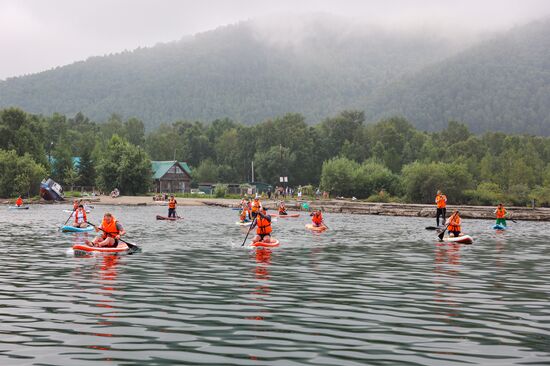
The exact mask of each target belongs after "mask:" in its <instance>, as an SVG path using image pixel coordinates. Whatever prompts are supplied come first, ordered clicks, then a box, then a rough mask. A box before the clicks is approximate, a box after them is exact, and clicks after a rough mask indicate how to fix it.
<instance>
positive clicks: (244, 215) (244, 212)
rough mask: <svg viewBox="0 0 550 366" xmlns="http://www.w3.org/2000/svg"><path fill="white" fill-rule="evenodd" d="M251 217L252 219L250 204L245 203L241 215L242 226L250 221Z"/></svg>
mask: <svg viewBox="0 0 550 366" xmlns="http://www.w3.org/2000/svg"><path fill="white" fill-rule="evenodd" d="M249 217H250V213H249V211H248V203H246V202H244V203H242V205H241V212H240V213H239V219H240V220H241V224H242V223H245V222H248V221H250V220H249Z"/></svg>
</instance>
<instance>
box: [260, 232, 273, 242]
mask: <svg viewBox="0 0 550 366" xmlns="http://www.w3.org/2000/svg"><path fill="white" fill-rule="evenodd" d="M258 235H259V236H260V241H263V240H264V238H265V237H266V236H270V235H271V234H258Z"/></svg>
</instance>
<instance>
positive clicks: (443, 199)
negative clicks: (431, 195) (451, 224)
mask: <svg viewBox="0 0 550 366" xmlns="http://www.w3.org/2000/svg"><path fill="white" fill-rule="evenodd" d="M435 204H436V205H437V212H436V214H435V221H436V223H437V226H439V216H441V218H442V220H441V223H443V222H445V216H446V214H447V196H445V195H444V194H443V193H441V191H437V195H436V196H435Z"/></svg>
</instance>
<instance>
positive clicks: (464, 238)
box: [443, 235, 474, 244]
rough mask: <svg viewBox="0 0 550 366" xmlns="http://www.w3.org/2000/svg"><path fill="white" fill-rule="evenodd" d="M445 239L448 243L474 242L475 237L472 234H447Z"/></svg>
mask: <svg viewBox="0 0 550 366" xmlns="http://www.w3.org/2000/svg"><path fill="white" fill-rule="evenodd" d="M443 241H445V242H448V243H460V244H472V243H473V242H474V238H472V237H471V236H470V235H462V236H446V237H444V238H443Z"/></svg>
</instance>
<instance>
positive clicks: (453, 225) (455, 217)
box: [447, 215, 462, 232]
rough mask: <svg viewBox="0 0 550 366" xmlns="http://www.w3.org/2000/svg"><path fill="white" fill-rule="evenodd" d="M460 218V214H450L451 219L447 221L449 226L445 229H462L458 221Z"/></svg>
mask: <svg viewBox="0 0 550 366" xmlns="http://www.w3.org/2000/svg"><path fill="white" fill-rule="evenodd" d="M461 221H462V220H460V216H458V215H453V216H451V220H450V221H449V227H448V228H447V230H449V231H458V232H460V231H462V228H461V227H460V223H461Z"/></svg>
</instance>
